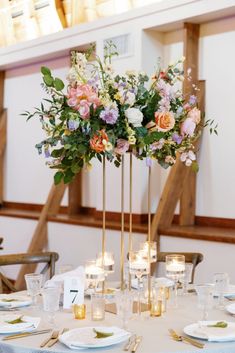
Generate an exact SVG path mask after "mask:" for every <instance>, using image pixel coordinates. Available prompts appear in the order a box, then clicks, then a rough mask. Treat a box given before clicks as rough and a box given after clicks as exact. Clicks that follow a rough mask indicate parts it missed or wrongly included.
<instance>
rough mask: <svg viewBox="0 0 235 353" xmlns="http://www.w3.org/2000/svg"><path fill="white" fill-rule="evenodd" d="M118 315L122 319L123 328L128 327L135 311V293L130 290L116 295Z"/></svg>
mask: <svg viewBox="0 0 235 353" xmlns="http://www.w3.org/2000/svg"><path fill="white" fill-rule="evenodd" d="M115 299H116V307H117V315H118V317H119V318H120V319H121V320H122V328H123V329H124V330H126V329H127V324H128V321H129V320H130V318H131V317H132V313H133V301H134V298H133V294H132V293H131V292H129V291H123V292H120V293H117V294H116V296H115Z"/></svg>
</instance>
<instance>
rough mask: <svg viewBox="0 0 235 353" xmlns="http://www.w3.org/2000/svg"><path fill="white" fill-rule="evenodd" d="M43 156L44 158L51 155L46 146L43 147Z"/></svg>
mask: <svg viewBox="0 0 235 353" xmlns="http://www.w3.org/2000/svg"><path fill="white" fill-rule="evenodd" d="M44 156H45V158H49V157H50V156H51V154H50V151H49V149H48V148H45V149H44Z"/></svg>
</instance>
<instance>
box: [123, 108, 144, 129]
mask: <svg viewBox="0 0 235 353" xmlns="http://www.w3.org/2000/svg"><path fill="white" fill-rule="evenodd" d="M125 116H126V118H127V120H128V122H129V124H132V125H133V126H134V127H140V126H142V125H141V123H142V121H143V113H142V112H141V111H140V110H139V109H137V108H128V109H127V110H126V111H125Z"/></svg>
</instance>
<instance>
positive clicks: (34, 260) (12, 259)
mask: <svg viewBox="0 0 235 353" xmlns="http://www.w3.org/2000/svg"><path fill="white" fill-rule="evenodd" d="M58 259H59V255H58V254H57V253H56V252H44V253H42V252H41V253H31V254H10V255H0V267H1V266H8V265H24V264H27V265H29V271H28V272H29V273H30V272H34V271H32V270H30V265H33V264H41V263H42V264H45V266H44V267H43V269H42V270H41V273H42V274H45V273H46V272H47V271H48V273H49V278H51V277H52V276H54V274H55V263H56V261H57V260H58ZM3 284H4V285H5V287H6V288H7V289H8V290H10V291H12V292H16V291H17V288H15V287H14V284H13V283H12V281H10V280H9V279H8V278H7V277H6V276H4V274H3V273H2V272H0V293H2V291H3Z"/></svg>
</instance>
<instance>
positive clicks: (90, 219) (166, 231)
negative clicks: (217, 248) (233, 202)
mask: <svg viewBox="0 0 235 353" xmlns="http://www.w3.org/2000/svg"><path fill="white" fill-rule="evenodd" d="M39 215H40V212H39V211H38V210H37V211H35V210H34V209H32V210H23V209H22V210H19V209H13V208H7V207H2V208H0V216H5V217H13V218H21V219H22V218H23V219H32V220H38V219H39ZM175 218H176V222H177V217H175ZM196 220H197V223H199V224H196V225H194V226H179V225H178V224H177V223H176V224H174V223H173V225H172V226H171V227H168V228H161V227H160V234H161V235H162V236H164V235H165V236H172V237H180V238H187V239H200V240H206V241H215V242H223V243H232V244H235V228H234V227H232V226H231V225H230V224H229V223H228V222H227V223H226V226H225V222H223V219H221V221H218V219H215V221H214V224H212V225H210V222H208V221H207V219H206V217H204V218H203V217H198V218H197V219H196ZM48 221H49V222H57V223H64V224H72V225H78V226H84V227H93V228H102V219H97V218H96V217H94V216H93V215H89V214H78V215H76V216H69V215H67V214H66V213H60V214H59V215H57V216H50V217H48ZM205 224H206V225H205ZM106 228H107V229H112V230H120V222H119V221H115V220H107V221H106ZM125 231H126V232H128V231H129V224H128V222H126V223H125ZM147 231H148V226H147V223H146V222H144V223H143V222H133V232H135V233H143V234H147Z"/></svg>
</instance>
